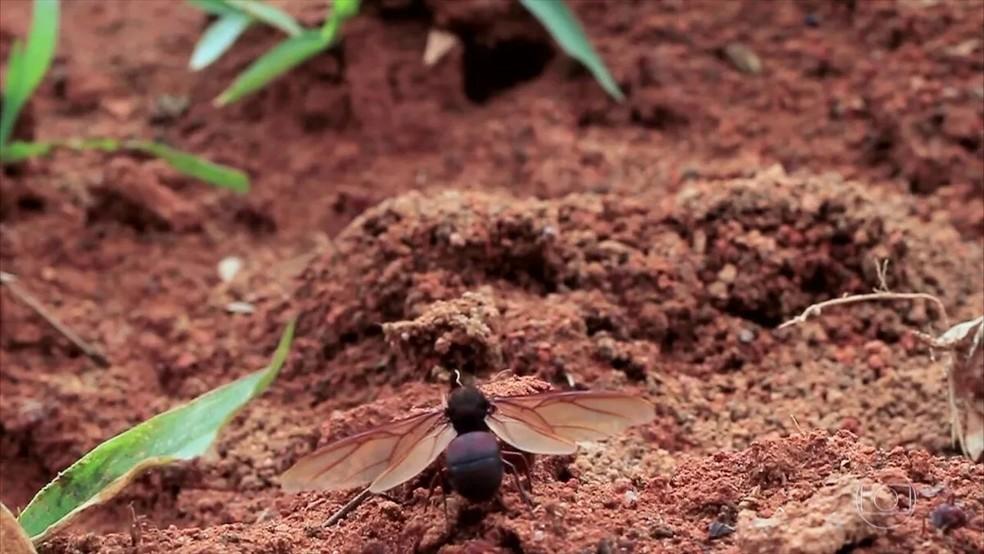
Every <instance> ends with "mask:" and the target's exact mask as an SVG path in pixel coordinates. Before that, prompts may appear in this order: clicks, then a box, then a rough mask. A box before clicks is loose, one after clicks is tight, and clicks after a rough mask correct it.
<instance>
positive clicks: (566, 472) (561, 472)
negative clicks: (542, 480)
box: [554, 465, 574, 483]
mask: <svg viewBox="0 0 984 554" xmlns="http://www.w3.org/2000/svg"><path fill="white" fill-rule="evenodd" d="M554 478H555V479H557V480H558V481H560V482H561V483H566V482H568V481H570V480H571V479H573V478H574V474H573V473H571V468H570V466H568V465H562V466H560V467H558V468H557V471H556V473H554Z"/></svg>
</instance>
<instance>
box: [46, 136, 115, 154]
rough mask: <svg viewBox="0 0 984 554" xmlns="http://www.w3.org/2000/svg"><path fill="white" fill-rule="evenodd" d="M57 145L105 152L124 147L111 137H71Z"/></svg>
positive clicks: (56, 144)
mask: <svg viewBox="0 0 984 554" xmlns="http://www.w3.org/2000/svg"><path fill="white" fill-rule="evenodd" d="M55 146H64V147H66V148H72V149H74V150H101V151H103V152H117V151H119V150H121V149H123V145H121V144H120V141H118V140H116V139H111V138H90V139H70V140H66V141H62V142H57V143H55Z"/></svg>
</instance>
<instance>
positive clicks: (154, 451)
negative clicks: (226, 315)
mask: <svg viewBox="0 0 984 554" xmlns="http://www.w3.org/2000/svg"><path fill="white" fill-rule="evenodd" d="M293 335H294V322H293V321H292V322H290V323H289V324H288V325H287V328H286V329H285V330H284V333H283V335H282V336H281V338H280V344H279V345H278V346H277V350H276V352H274V354H273V358H272V359H271V361H270V365H269V366H267V368H266V369H263V370H260V371H257V372H255V373H252V374H250V375H247V376H245V377H243V378H241V379H238V380H236V381H233V382H232V383H229V384H226V385H223V386H221V387H219V388H217V389H214V390H212V391H210V392H207V393H205V394H203V395H202V396H199V397H198V398H196V399H194V400H192V401H191V402H189V403H187V404H184V405H182V406H179V407H177V408H174V409H171V410H169V411H167V412H164V413H162V414H159V415H156V416H154V417H152V418H150V419H148V420H147V421H145V422H143V423H141V424H139V425H137V426H136V427H132V428H130V429H129V430H127V431H124V432H123V433H120V434H119V435H116V436H115V437H113V438H111V439H109V440H108V441H106V442H104V443H102V444H100V445H99V446H97V447H96V448H94V449H93V450H92V451H91V452H89V453H88V454H86V455H85V456H83V457H82V458H81V459H80V460H79V461H77V462H75V463H74V464H72V465H71V466H69V468H68V469H66V470H65V471H63V472H61V473H59V474H58V476H57V477H55V479H54V480H53V481H52V482H50V483H48V484H47V485H46V486H45V487H44V488H43V489H41V491H40V492H39V493H38V494H37V495H36V496H35V497H34V498H33V499H32V500H31V502H30V503H29V504H28V505H27V507H26V508H24V511H23V512H22V513H21V515H20V517H19V518H18V521H19V522H20V524H21V526H22V527H23V528H24V530H25V531H26V532H27V534H28V535H29V536H30V537H31V540H32V541H34V542H35V543H37V542H38V541H40V540H42V539H44V538H45V537H46V536H48V535H50V534H51V533H52V532H54V531H55V530H57V529H58V528H59V527H61V526H62V525H64V524H65V523H67V522H68V521H69V520H70V519H71V518H72V517H74V516H75V515H76V514H78V513H79V512H81V511H82V510H84V509H85V508H87V507H89V506H93V505H96V504H99V503H101V502H105V501H106V500H108V499H109V498H111V497H112V496H114V495H115V494H116V493H117V492H119V491H120V490H121V489H122V488H123V487H124V486H125V485H126V484H127V483H129V482H130V481H131V480H132V479H133V478H134V477H135V476H136V475H137V474H138V473H139V472H140V471H141V470H143V469H146V468H150V467H155V466H159V465H163V464H167V463H170V462H173V461H177V460H190V459H192V458H196V457H198V456H200V455H202V454H204V453H205V452H206V450H208V448H209V447H210V446H211V444H212V443H213V442H214V441H215V439H216V437H217V436H218V434H219V431H221V430H222V428H223V427H224V426H225V425H226V423H228V422H229V420H230V419H232V417H233V416H235V415H236V413H238V412H239V410H241V409H242V408H243V406H245V405H246V403H248V402H249V401H250V400H252V399H253V398H255V397H256V396H258V395H260V394H261V393H262V392H263V391H264V390H266V388H267V387H268V386H269V385H270V383H271V382H272V381H273V379H274V378H276V376H277V374H278V373H279V371H280V368H281V366H283V364H284V361H285V360H286V359H287V354H288V352H289V351H290V343H291V340H292V339H293Z"/></svg>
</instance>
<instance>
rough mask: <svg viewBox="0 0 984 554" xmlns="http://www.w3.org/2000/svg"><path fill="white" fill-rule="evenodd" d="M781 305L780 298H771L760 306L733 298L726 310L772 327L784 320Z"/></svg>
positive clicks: (763, 325) (761, 324) (761, 325)
mask: <svg viewBox="0 0 984 554" xmlns="http://www.w3.org/2000/svg"><path fill="white" fill-rule="evenodd" d="M779 305H780V304H779V299H778V298H774V299H769V300H768V301H766V302H764V303H763V305H762V306H760V307H752V306H747V305H745V304H744V303H742V302H738V301H736V300H734V299H731V300H729V301H728V304H727V305H726V306H725V308H724V311H725V312H727V313H729V314H731V315H733V316H735V317H739V318H741V319H744V320H745V321H749V322H751V323H754V324H756V325H758V326H759V327H763V328H765V329H772V328H775V327H778V326H779V324H780V323H782V321H783V316H782V314H781V313H779V310H778V308H777V306H779Z"/></svg>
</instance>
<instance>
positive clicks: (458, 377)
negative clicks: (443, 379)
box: [454, 369, 464, 387]
mask: <svg viewBox="0 0 984 554" xmlns="http://www.w3.org/2000/svg"><path fill="white" fill-rule="evenodd" d="M454 382H455V384H457V385H458V386H459V387H463V386H464V385H462V384H461V372H460V371H458V370H457V369H456V370H454Z"/></svg>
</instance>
